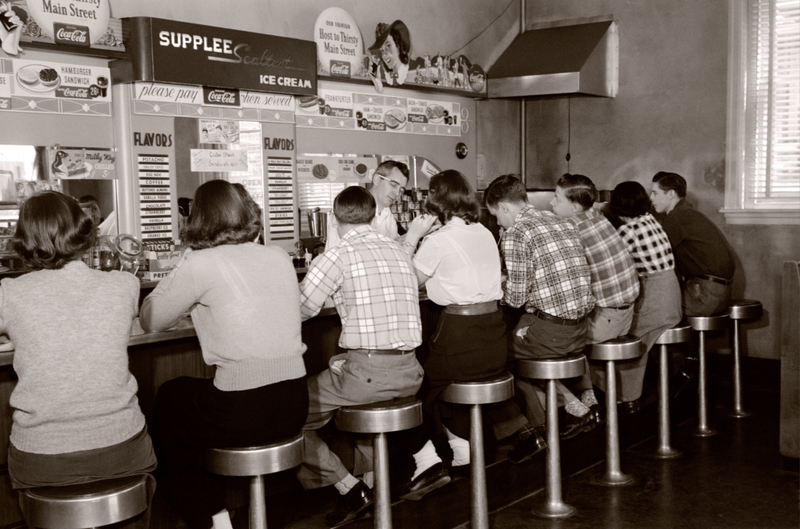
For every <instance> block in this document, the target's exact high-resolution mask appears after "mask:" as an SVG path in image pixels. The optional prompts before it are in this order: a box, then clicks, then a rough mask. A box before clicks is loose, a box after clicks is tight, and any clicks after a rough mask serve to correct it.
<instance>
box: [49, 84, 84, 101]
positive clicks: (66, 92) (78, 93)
mask: <svg viewBox="0 0 800 529" xmlns="http://www.w3.org/2000/svg"><path fill="white" fill-rule="evenodd" d="M56 97H68V98H70V99H91V98H92V96H91V94H90V93H89V88H83V87H73V86H62V87H61V88H59V89H58V90H56Z"/></svg>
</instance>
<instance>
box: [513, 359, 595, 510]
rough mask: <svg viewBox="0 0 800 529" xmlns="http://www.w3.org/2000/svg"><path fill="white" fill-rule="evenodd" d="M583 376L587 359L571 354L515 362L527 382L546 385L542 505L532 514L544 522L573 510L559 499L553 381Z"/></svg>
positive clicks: (559, 450) (557, 435)
mask: <svg viewBox="0 0 800 529" xmlns="http://www.w3.org/2000/svg"><path fill="white" fill-rule="evenodd" d="M584 372H586V356H584V355H583V354H579V353H571V354H568V355H565V356H562V357H560V358H540V359H525V360H517V373H518V374H519V376H522V377H526V378H535V379H538V380H546V381H547V407H546V408H547V410H546V411H547V457H546V462H545V488H544V491H545V502H544V503H543V504H542V505H540V506H538V507H535V508H534V509H533V513H534V514H537V515H539V516H543V517H546V518H560V517H565V516H569V515H571V514H572V513H573V512H575V508H574V507H572V506H570V505H567V504H566V503H564V502H563V501H562V499H561V446H560V445H559V441H560V439H559V434H558V395H557V394H556V380H560V379H564V378H574V377H579V376H581V375H583V374H584Z"/></svg>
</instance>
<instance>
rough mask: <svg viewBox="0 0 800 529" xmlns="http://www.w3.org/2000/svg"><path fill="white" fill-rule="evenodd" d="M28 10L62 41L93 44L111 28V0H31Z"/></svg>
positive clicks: (77, 44) (71, 44) (41, 26)
mask: <svg viewBox="0 0 800 529" xmlns="http://www.w3.org/2000/svg"><path fill="white" fill-rule="evenodd" d="M27 8H28V12H29V13H30V14H31V16H32V17H33V19H34V20H35V21H36V24H37V25H38V26H39V27H40V28H41V30H42V31H43V32H44V33H45V34H46V35H47V36H48V37H50V38H51V39H53V40H55V41H56V42H57V43H58V44H68V45H70V46H89V45H90V44H91V43H92V42H95V41H97V40H98V39H100V37H102V36H103V34H104V33H105V32H106V29H108V21H109V18H110V16H111V8H110V7H109V4H108V0H28V1H27Z"/></svg>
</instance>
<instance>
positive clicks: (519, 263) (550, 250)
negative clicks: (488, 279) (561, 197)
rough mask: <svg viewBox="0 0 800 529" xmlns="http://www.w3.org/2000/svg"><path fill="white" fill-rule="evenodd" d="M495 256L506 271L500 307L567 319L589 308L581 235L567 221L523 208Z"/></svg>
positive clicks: (591, 304)
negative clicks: (523, 306) (522, 309)
mask: <svg viewBox="0 0 800 529" xmlns="http://www.w3.org/2000/svg"><path fill="white" fill-rule="evenodd" d="M500 251H501V253H502V255H503V259H504V260H505V264H506V269H507V270H508V279H507V280H506V282H505V283H503V302H504V303H506V304H508V305H510V306H512V307H520V306H522V305H523V304H524V305H525V310H527V311H528V312H535V311H536V310H537V309H538V310H541V311H544V312H546V313H548V314H551V315H553V316H558V317H560V318H567V319H577V318H581V317H583V316H585V315H586V314H587V313H589V312H591V310H592V309H593V308H594V297H593V296H592V288H591V275H590V273H589V265H588V264H587V263H586V257H584V255H583V246H582V245H581V238H580V234H579V233H578V230H577V229H576V228H575V226H573V225H572V224H571V223H570V222H568V221H567V220H566V219H562V218H560V217H558V216H556V215H555V214H553V213H552V212H550V211H539V210H537V209H536V208H534V207H533V206H525V207H524V208H522V210H521V211H520V212H519V214H518V215H517V218H516V219H515V222H514V226H512V227H511V228H509V229H508V230H506V232H505V233H504V234H503V238H502V239H501V241H500Z"/></svg>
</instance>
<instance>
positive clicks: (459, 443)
mask: <svg viewBox="0 0 800 529" xmlns="http://www.w3.org/2000/svg"><path fill="white" fill-rule="evenodd" d="M444 431H445V433H446V434H447V442H448V443H449V444H450V448H451V449H452V450H453V466H454V467H460V466H463V465H469V441H467V440H466V439H462V438H461V437H459V436H457V435H456V434H454V433H453V432H451V431H450V430H448V429H447V427H446V426H445V428H444Z"/></svg>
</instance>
